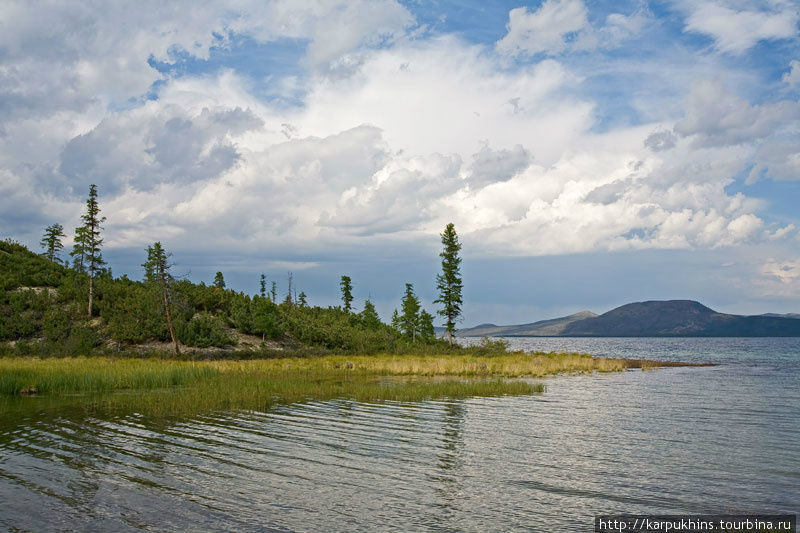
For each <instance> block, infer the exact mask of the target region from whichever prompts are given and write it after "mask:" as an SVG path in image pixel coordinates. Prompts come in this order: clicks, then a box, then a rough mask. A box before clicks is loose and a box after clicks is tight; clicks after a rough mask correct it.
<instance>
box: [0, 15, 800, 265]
mask: <svg viewBox="0 0 800 533" xmlns="http://www.w3.org/2000/svg"><path fill="white" fill-rule="evenodd" d="M20 6H21V4H15V5H14V7H15V9H17V8H19V9H22V7H20ZM352 6H355V7H351V4H349V3H348V4H343V3H337V2H333V1H330V2H316V3H312V4H307V5H300V4H294V3H289V2H267V3H263V4H262V3H257V4H253V5H249V4H246V3H242V4H241V5H238V7H237V9H236V11H222V12H220V11H218V10H214V9H211V8H207V7H203V8H202V9H199V11H198V13H195V14H193V15H192V17H191V18H190V19H189V20H188V21H187V23H186V27H185V28H183V27H182V26H180V24H178V23H177V22H176V21H177V20H178V18H177V17H176V15H175V13H172V14H171V12H169V11H168V10H169V9H171V8H170V7H169V6H162V7H158V6H155V5H154V6H153V7H154V11H155V12H156V13H155V14H152V15H151V14H147V15H144V14H139V15H137V16H139V17H144V18H141V19H136V20H137V22H136V24H133V25H132V27H131V29H126V30H125V31H130V32H132V33H130V34H125V35H123V36H120V37H119V38H120V39H123V37H124V39H125V40H130V41H133V42H134V45H132V46H130V47H128V48H126V47H123V46H122V45H121V44H117V43H116V41H114V40H113V39H112V37H111V36H109V35H107V33H108V29H107V28H106V24H108V28H111V27H113V25H110V23H109V22H108V21H105V19H102V18H99V17H100V15H99V14H98V13H99V11H98V13H95V12H91V11H90V10H77V11H76V12H75V13H74V14H73V15H71V16H74V17H78V19H80V20H84V19H85V22H86V24H83V25H82V26H80V27H81V28H84V27H88V28H89V29H87V30H86V31H85V32H84V33H81V31H82V30H81V31H78V32H76V34H75V35H70V36H68V37H67V36H65V35H64V33H65V32H66V30H65V29H64V28H61V27H60V26H56V27H55V29H54V30H53V32H52V34H53V35H54V37H53V38H54V39H55V41H54V42H57V43H63V42H69V39H75V43H76V44H75V46H73V47H71V48H70V47H66V48H64V50H62V52H63V53H64V54H65V56H64V58H63V59H48V56H47V54H46V53H44V52H43V53H42V54H40V55H38V56H37V55H36V53H38V52H36V50H35V49H34V50H33V51H32V52H31V54H30V55H26V53H25V52H24V50H23V48H24V47H23V46H21V45H19V43H17V45H15V46H17V47H16V48H15V49H14V51H12V52H11V54H12V55H11V56H9V57H12V56H13V58H14V59H13V60H11V61H9V62H8V63H7V65H8V66H7V67H3V68H6V70H5V71H3V75H5V76H6V78H3V79H6V80H10V81H7V85H6V86H7V87H11V89H9V91H10V93H13V92H14V91H16V90H17V89H14V87H17V88H19V91H17V92H19V93H20V98H22V97H23V96H25V95H27V96H30V95H31V94H33V93H32V92H31V91H32V90H33V89H34V88H35V86H36V84H35V83H31V82H29V81H26V79H27V78H26V76H28V74H27V73H26V72H27V71H25V68H28V67H26V66H25V65H29V66H30V65H40V66H41V65H45V66H46V65H47V62H48V61H52V62H54V64H57V66H58V67H59V69H61V70H58V69H56V70H55V71H54V74H53V75H54V78H53V80H51V81H47V80H48V78H46V77H45V78H41V79H44V80H45V83H43V85H41V87H44V88H45V89H46V90H45V91H44V92H43V93H42V94H41V95H39V96H37V98H40V99H42V100H44V99H46V98H47V96H46V94H45V93H47V91H50V92H53V91H55V87H56V86H57V85H58V84H59V83H62V84H66V85H67V87H68V89H69V87H75V88H76V89H75V91H74V94H73V93H70V90H71V89H70V90H67V91H66V93H67V94H66V96H63V98H67V99H66V100H63V101H62V100H57V99H56V100H53V101H52V102H50V104H49V105H52V106H53V107H52V109H50V111H47V112H45V111H46V110H47V109H48V108H46V107H44V108H40V106H41V105H44V104H40V103H36V102H34V101H33V100H31V101H30V103H29V104H24V105H30V106H31V107H32V108H36V109H37V110H41V109H44V110H45V111H41V114H38V113H39V112H40V111H37V112H35V113H34V112H30V113H29V112H26V111H25V108H24V105H23V104H20V106H21V107H20V106H17V105H13V106H12V105H9V106H8V109H7V112H8V113H11V115H9V116H10V117H11V118H12V119H13V120H14V121H16V122H15V127H17V128H18V131H20V132H21V133H20V135H19V136H15V138H14V139H10V143H16V144H7V145H6V147H5V148H0V158H2V159H1V161H2V164H3V166H2V169H3V172H4V174H3V176H4V182H5V183H9V184H12V185H11V187H12V188H13V189H14V190H15V191H16V193H15V194H14V195H8V196H9V197H10V198H13V200H14V202H13V203H15V207H14V208H13V209H14V210H12V211H9V212H12V213H15V214H14V215H13V217H11V218H15V219H21V218H26V219H32V218H31V217H30V216H29V215H26V214H24V213H23V211H24V210H26V209H27V210H28V211H31V212H40V213H41V212H44V210H49V209H51V208H53V206H56V205H59V202H60V205H63V206H64V207H61V208H60V209H61V211H60V212H58V214H59V215H60V216H61V217H63V219H64V220H65V225H67V226H68V227H69V225H70V224H72V223H73V222H74V221H75V220H76V218H77V214H78V212H79V210H80V207H81V206H80V201H79V199H80V197H81V196H82V195H83V194H84V191H85V190H86V188H87V186H88V184H89V183H93V182H94V183H98V184H99V185H100V190H101V194H102V195H103V197H102V198H103V208H104V213H106V214H107V215H108V216H109V224H108V230H107V231H108V240H107V243H108V245H109V246H116V247H135V248H141V247H142V246H143V245H145V244H146V243H148V242H152V241H153V240H156V239H162V238H163V239H165V240H166V239H167V238H169V239H173V240H174V241H179V242H180V243H181V244H180V245H178V246H182V247H186V248H187V249H193V250H198V249H200V248H203V247H208V248H209V249H211V248H214V249H237V250H250V251H252V252H253V253H266V251H267V250H269V251H275V250H285V249H288V248H292V249H294V250H302V251H304V252H305V253H307V254H308V255H309V256H314V255H315V254H316V255H318V254H320V253H323V252H325V251H331V250H339V253H342V254H344V253H346V250H348V249H350V248H349V247H358V246H367V244H365V243H371V244H369V245H370V246H380V245H386V244H387V243H395V242H398V241H402V240H406V241H417V240H419V238H420V236H425V237H426V238H428V237H430V236H432V235H433V236H435V235H436V234H437V233H438V232H439V231H441V227H443V225H444V224H445V223H447V222H451V221H452V222H455V223H456V224H457V226H458V228H459V231H460V233H461V234H462V235H463V236H464V239H465V240H466V241H467V242H469V243H470V246H471V249H472V250H474V251H476V252H487V253H497V254H498V255H503V254H505V255H508V254H511V255H542V254H565V253H573V252H586V251H597V250H624V249H641V248H715V247H720V246H729V245H736V244H741V243H746V242H751V241H755V240H758V239H765V238H769V236H768V235H776V232H770V231H769V230H770V228H771V226H770V225H769V224H767V223H766V222H765V221H764V220H763V219H762V218H761V216H760V215H759V210H760V209H762V207H763V205H762V204H761V203H759V202H758V201H755V200H752V199H750V198H747V197H745V196H743V195H741V194H734V195H732V194H729V193H728V192H727V191H726V187H727V186H728V185H729V184H730V181H731V177H732V176H734V175H736V174H737V173H740V172H741V171H742V169H743V168H746V167H747V165H748V164H750V163H752V162H753V158H754V157H757V158H760V160H761V161H762V162H763V165H765V166H766V167H767V168H769V169H777V168H778V167H779V162H780V161H783V163H782V164H784V165H785V169H784V171H783V172H785V173H786V174H787V175H788V173H789V172H790V171H791V169H792V168H794V167H792V166H791V165H792V164H793V163H792V161H793V160H792V159H791V158H790V157H788V156H789V155H791V154H788V152H787V150H789V144H790V141H789V140H788V138H787V143H786V145H785V147H784V148H783V149H782V151H781V150H779V149H778V148H774V150H773V151H770V148H768V147H767V146H766V145H763V146H761V147H760V149H759V150H756V149H755V148H753V146H752V144H753V143H755V142H759V141H762V140H764V139H767V138H769V139H774V136H775V135H776V132H779V131H780V130H783V129H788V128H787V127H785V126H786V125H787V124H789V123H790V122H791V121H792V120H794V119H796V117H797V103H796V102H790V101H787V102H778V103H764V104H759V105H751V104H749V103H748V102H746V101H744V100H742V99H739V98H737V97H735V96H733V95H731V94H729V93H728V92H726V91H725V90H724V87H722V86H721V85H720V84H718V83H715V82H706V83H701V84H698V86H696V87H695V89H693V92H692V94H691V96H690V98H689V100H688V102H687V106H686V112H685V116H684V117H683V118H682V119H681V120H679V121H678V122H677V123H676V124H675V125H674V128H672V129H668V128H667V126H666V124H665V123H662V124H643V125H640V126H636V127H628V128H616V129H613V130H611V131H607V132H603V133H598V132H597V131H596V125H597V115H596V107H597V106H598V105H599V104H598V102H597V101H596V100H595V99H593V98H592V97H590V96H587V95H581V93H580V91H578V90H576V88H577V87H579V86H580V80H581V76H580V73H577V72H574V71H573V70H572V69H571V68H570V67H569V66H567V64H565V63H562V62H559V61H556V60H554V59H545V60H542V61H538V62H535V63H531V64H525V65H522V66H518V67H517V68H514V69H508V68H506V66H507V65H506V66H503V65H502V64H501V61H499V57H498V55H497V54H495V51H496V52H499V53H500V54H501V55H504V56H506V57H507V56H509V55H510V56H518V55H534V54H537V53H540V52H543V53H546V54H555V53H557V52H559V51H563V50H565V49H567V48H568V47H572V48H573V49H579V48H580V47H581V46H582V47H584V48H583V49H591V48H602V47H606V46H608V47H610V46H614V45H615V43H619V42H621V41H622V40H624V39H627V38H629V37H630V36H632V35H635V34H637V33H638V32H641V31H642V28H643V27H644V25H645V24H646V23H647V19H648V15H647V14H646V13H636V14H633V15H617V14H612V15H609V16H608V17H606V19H605V25H604V26H601V27H599V28H591V27H589V26H588V22H587V15H586V13H587V11H586V6H585V5H584V4H583V3H582V2H580V1H577V0H560V1H559V0H549V1H548V2H545V3H544V4H543V5H542V6H541V7H540V8H539V9H538V10H536V11H533V12H531V11H529V10H527V9H525V8H520V9H517V10H512V12H511V14H510V15H509V31H508V35H506V37H505V38H504V39H503V40H502V41H500V43H498V44H497V46H496V48H495V50H494V51H493V50H492V49H491V48H489V47H485V46H480V45H474V44H468V43H466V42H464V41H463V40H461V39H459V38H457V37H454V36H448V35H439V36H433V37H427V38H424V39H408V40H406V39H402V36H403V32H404V31H406V29H407V28H408V27H409V25H412V24H413V17H411V16H410V15H409V14H408V12H407V11H406V10H405V8H403V7H402V6H400V5H399V4H396V3H394V2H377V3H374V2H373V3H369V5H367V4H352ZM114 9H117V10H119V9H122V8H120V7H115V8H114ZM163 10H167V11H163ZM233 12H235V13H237V15H236V16H233V15H231V13H233ZM117 15H118V16H122V15H124V13H117ZM267 15H269V16H267ZM58 16H64V17H66V15H58ZM151 16H152V17H155V18H153V19H152V20H151V19H150V18H147V17H151ZM80 17H83V19H81V18H80ZM337 17H338V18H337ZM78 19H75V20H78ZM70 20H71V19H70ZM154 21H156V22H157V23H156V22H154ZM323 21H333V23H332V24H333V27H334V28H333V30H332V31H330V32H326V31H323V29H324V24H323ZM337 21H338V22H337ZM73 23H77V22H75V21H72V22H69V24H73ZM26 24H28V26H29V29H30V30H31V31H33V33H34V34H39V35H42V34H47V32H46V31H45V30H44V29H43V28H42V27H39V26H36V24H37V23H36V21H28V22H27V23H26ZM64 24H67V23H66V22H65V23H64ZM329 24H330V23H329ZM23 26H24V25H23ZM179 26H180V27H179ZM65 27H66V26H65ZM92 28H94V29H92ZM103 28H106V29H103ZM148 28H149V29H148ZM153 28H155V29H153ZM152 32H156V33H157V35H155V36H154V35H151V33H152ZM184 32H185V33H184ZM212 32H218V35H219V36H214V35H213V33H212ZM230 32H239V33H241V34H247V35H250V36H252V38H253V39H256V40H269V39H274V38H278V36H289V37H292V38H296V39H304V40H308V44H307V48H306V56H305V60H304V61H305V63H306V66H307V68H308V70H309V72H310V74H309V75H308V77H307V78H304V79H302V80H300V79H292V80H289V81H286V87H288V88H289V89H287V90H291V91H295V90H296V89H297V86H298V84H302V89H303V90H302V94H303V95H304V97H303V101H302V105H298V106H294V107H289V108H287V107H280V106H273V105H271V104H270V102H268V101H265V100H264V99H261V98H259V97H258V96H257V94H258V91H257V86H256V85H255V84H256V82H255V81H254V80H252V79H248V77H247V76H244V75H240V74H239V73H236V72H234V71H232V70H223V71H218V72H215V73H212V74H206V75H202V76H200V75H197V76H191V75H187V76H183V77H175V78H173V77H169V76H167V77H164V78H163V80H162V81H163V84H162V85H161V86H160V87H159V89H158V91H157V99H155V100H152V101H145V100H143V99H141V96H142V93H143V92H145V91H147V90H148V88H149V87H150V85H151V84H152V83H153V81H154V80H156V79H161V78H162V75H161V74H160V73H158V72H157V71H156V70H154V69H152V68H151V67H150V66H149V65H147V58H150V57H154V58H156V59H157V60H159V61H168V62H169V61H177V60H178V57H179V56H180V55H181V54H191V55H196V56H197V57H207V56H208V54H209V53H210V52H209V49H210V48H211V47H212V46H217V45H219V46H225V40H226V39H227V38H228V37H226V35H228V33H230ZM578 34H580V35H578ZM15 38H16V39H17V40H22V39H24V38H25V37H24V36H23V35H22V34H20V35H17V36H16V37H15ZM592 39H594V40H593V41H592ZM40 44H41V43H40ZM78 44H81V46H78ZM387 44H388V45H387ZM42 46H44V45H43V44H42ZM103 46H106V47H107V48H108V50H109V51H110V52H109V54H108V57H106V54H102V53H100V52H99V51H97V50H101V49H102V47H103ZM95 48H97V50H95ZM178 48H179V49H180V50H182V51H181V52H180V53H178V52H177V51H176V50H177V49H178ZM86 50H89V51H88V52H87V51H86ZM14 54H16V55H14ZM115 54H116V55H115ZM127 54H129V55H127ZM109 57H116V58H117V60H118V61H120V62H121V63H120V64H131V62H135V61H140V62H141V64H138V63H137V65H138V66H135V67H131V70H130V76H131V79H128V78H127V77H126V74H125V73H126V72H127V71H126V70H125V68H122V67H119V66H116V67H115V66H108V65H106V62H107V61H111V59H109ZM142 65H145V66H142ZM62 67H63V68H62ZM115 68H116V69H117V70H114V69H115ZM14 69H21V70H17V71H15V70H14ZM81 69H83V70H81ZM104 69H110V70H109V72H110V77H109V80H108V81H106V82H103V81H102V80H101V81H96V76H95V77H92V75H91V74H92V73H93V72H94V73H95V74H96V72H103V71H104ZM46 70H47V69H46V68H45V67H42V68H41V72H39V74H37V76H38V75H42V76H43V75H44V72H45V71H46ZM69 71H72V72H73V74H72V75H74V76H76V77H75V78H74V80H73V81H74V82H75V84H74V85H73V86H69V83H67V81H66V80H67V78H66V77H65V76H69V75H70V74H69ZM15 76H16V77H15ZM115 76H120V77H121V78H120V79H121V80H122V81H121V82H120V83H117V82H115V81H114V80H115ZM31 79H39V78H36V77H34V78H31ZM92 80H95V81H92ZM90 82H91V83H95V82H96V83H97V85H96V86H95V87H94V88H91V87H90V85H91V84H90ZM123 82H124V83H123ZM104 83H105V85H104ZM14 84H16V85H14ZM10 93H9V94H10ZM109 95H110V96H109ZM131 96H134V97H136V98H135V102H133V103H130V105H126V106H121V107H112V108H111V109H109V107H108V102H109V101H111V100H120V99H123V100H124V99H127V98H129V97H131ZM73 97H74V98H73ZM0 112H2V110H0ZM14 113H16V115H14ZM793 117H794V118H793ZM786 135H789V133H786ZM24 143H28V144H24ZM772 146H774V147H779V145H778V144H774V145H772ZM781 146H782V145H781ZM754 154H756V155H755V156H754ZM782 156H786V157H784V158H783V159H780V157H782ZM781 168H783V167H781ZM776 173H777V171H776ZM776 175H777V174H776ZM58 195H63V196H62V198H63V197H66V198H69V199H71V200H72V202H66V203H65V202H64V201H63V199H60V198H59V196H58ZM10 201H11V200H9V202H10ZM4 205H5V204H4ZM37 205H38V206H39V207H35V206H37ZM42 206H44V207H42ZM9 209H11V208H9ZM53 213H56V211H53ZM4 216H5V217H6V218H4V219H3V221H4V222H5V220H6V219H8V218H9V215H4ZM112 221H113V223H112ZM776 231H777V230H776ZM201 237H202V238H201ZM174 241H173V242H174ZM434 241H435V239H434ZM173 248H176V249H177V247H176V246H173ZM275 253H277V252H275ZM331 253H333V252H331Z"/></svg>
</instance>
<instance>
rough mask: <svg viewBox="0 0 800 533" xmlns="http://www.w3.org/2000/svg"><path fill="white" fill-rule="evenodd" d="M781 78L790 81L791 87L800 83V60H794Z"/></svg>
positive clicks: (786, 81)
mask: <svg viewBox="0 0 800 533" xmlns="http://www.w3.org/2000/svg"><path fill="white" fill-rule="evenodd" d="M781 80H782V81H783V82H784V83H788V84H789V86H790V87H794V86H795V85H800V61H798V60H796V59H794V60H792V61H791V62H790V63H789V71H788V72H787V73H785V74H784V75H783V77H782V78H781Z"/></svg>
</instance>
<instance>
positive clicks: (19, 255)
mask: <svg viewBox="0 0 800 533" xmlns="http://www.w3.org/2000/svg"><path fill="white" fill-rule="evenodd" d="M142 259H143V260H144V259H145V258H144V257H143V258H142ZM254 281H255V280H254ZM87 296H88V276H87V275H86V274H85V273H81V272H76V271H75V270H73V269H70V268H67V267H65V266H63V265H61V264H59V263H58V262H54V261H50V260H48V259H46V258H44V257H42V256H40V255H37V254H35V253H33V252H31V251H30V250H28V249H27V248H26V247H24V246H22V245H20V244H17V243H15V242H12V241H0V352H5V353H16V354H19V355H81V354H83V355H87V354H90V353H119V352H120V351H123V352H136V353H141V352H145V353H150V352H152V353H164V354H169V353H170V351H171V350H172V348H171V344H170V333H169V329H168V324H167V320H166V318H165V307H164V303H163V302H164V295H163V293H162V289H161V287H160V286H157V284H154V283H146V282H143V281H134V280H131V279H129V278H127V277H126V276H122V277H119V278H114V277H113V276H112V275H111V273H110V272H109V271H105V272H100V273H99V274H98V275H97V277H96V278H95V282H94V305H93V312H92V316H91V317H89V316H88V306H87ZM276 299H277V298H276ZM169 301H170V306H171V312H172V319H173V323H174V329H175V332H176V337H177V340H178V342H179V344H180V346H181V349H182V350H183V351H185V352H187V353H189V354H193V355H192V356H202V357H216V356H220V355H221V354H220V353H219V352H220V350H224V351H226V352H239V353H240V355H241V356H248V357H250V356H251V355H248V354H247V353H242V352H252V351H258V352H259V353H260V354H261V355H262V356H263V355H265V354H266V355H268V352H270V351H285V350H287V349H288V350H292V351H294V352H300V351H305V352H308V353H318V352H326V351H335V352H353V353H362V354H371V353H376V352H388V353H395V352H403V351H406V350H414V351H417V352H419V351H420V350H422V349H426V350H440V351H441V350H451V348H450V347H449V345H448V343H446V342H444V341H441V340H437V339H436V338H434V336H433V333H432V332H431V333H427V332H425V331H420V332H419V333H418V335H416V338H410V337H408V336H407V335H404V334H403V333H401V332H400V331H399V330H397V329H396V328H394V327H392V326H389V325H387V324H385V323H383V322H381V321H380V319H379V317H378V316H377V314H376V313H374V312H373V313H372V314H370V313H368V312H366V311H362V312H361V313H353V312H349V311H345V310H343V309H342V308H340V307H328V308H322V307H315V306H310V305H308V304H306V303H299V302H292V301H288V299H287V301H284V302H281V303H278V302H273V301H272V299H271V298H269V297H261V296H250V295H247V294H244V293H240V292H236V291H233V290H229V289H224V288H220V287H216V286H209V285H206V284H205V283H202V282H201V283H192V282H190V281H188V280H179V281H173V282H172V283H170V285H169ZM423 345H424V347H423ZM262 352H263V353H262Z"/></svg>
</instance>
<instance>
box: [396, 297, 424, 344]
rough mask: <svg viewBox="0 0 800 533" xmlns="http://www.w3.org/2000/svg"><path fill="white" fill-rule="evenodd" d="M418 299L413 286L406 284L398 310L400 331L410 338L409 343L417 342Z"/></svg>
mask: <svg viewBox="0 0 800 533" xmlns="http://www.w3.org/2000/svg"><path fill="white" fill-rule="evenodd" d="M419 308H420V305H419V299H418V298H417V295H416V294H414V286H413V285H412V284H411V283H406V293H405V295H404V296H403V301H402V302H401V305H400V309H401V310H402V313H401V314H400V331H402V332H403V333H404V334H405V335H406V336H407V337H410V338H411V342H415V341H416V340H417V333H418V332H419Z"/></svg>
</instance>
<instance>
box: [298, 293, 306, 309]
mask: <svg viewBox="0 0 800 533" xmlns="http://www.w3.org/2000/svg"><path fill="white" fill-rule="evenodd" d="M297 303H298V304H299V305H300V307H308V296H306V293H304V292H303V291H300V296H298V297H297Z"/></svg>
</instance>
